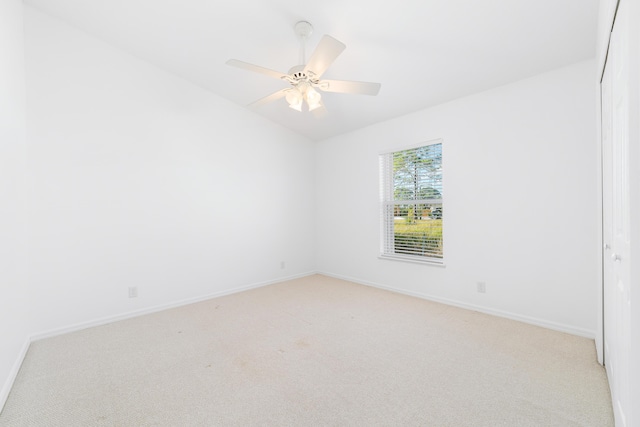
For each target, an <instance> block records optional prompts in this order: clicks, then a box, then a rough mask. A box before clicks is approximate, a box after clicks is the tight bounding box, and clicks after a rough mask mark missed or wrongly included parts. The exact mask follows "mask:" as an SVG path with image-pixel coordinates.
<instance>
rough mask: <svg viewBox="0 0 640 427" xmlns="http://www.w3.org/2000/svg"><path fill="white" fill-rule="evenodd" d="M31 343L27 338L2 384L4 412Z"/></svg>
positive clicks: (1, 405)
mask: <svg viewBox="0 0 640 427" xmlns="http://www.w3.org/2000/svg"><path fill="white" fill-rule="evenodd" d="M30 345H31V339H29V338H27V339H25V341H24V344H23V345H22V348H21V349H20V353H18V357H16V361H15V362H14V363H13V367H12V368H11V371H10V372H9V376H8V377H7V379H6V380H5V382H4V384H3V385H2V390H0V412H2V408H4V404H5V403H7V398H8V397H9V392H10V391H11V388H12V387H13V383H14V381H15V380H16V377H17V376H18V372H19V371H20V367H21V366H22V362H23V361H24V358H25V356H26V355H27V351H28V350H29V346H30Z"/></svg>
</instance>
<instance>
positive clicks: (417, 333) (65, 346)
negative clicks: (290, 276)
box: [0, 276, 613, 427]
mask: <svg viewBox="0 0 640 427" xmlns="http://www.w3.org/2000/svg"><path fill="white" fill-rule="evenodd" d="M0 425H1V426H64V427H69V426H456V427H460V426H492V427H493V426H510V427H515V426H517V427H525V426H547V427H548V426H562V427H568V426H597V427H604V426H612V425H613V419H612V411H611V404H610V396H609V391H608V385H607V379H606V375H605V372H604V370H603V368H602V367H601V366H599V365H598V364H597V363H596V355H595V348H594V343H593V341H592V340H588V339H585V338H580V337H575V336H572V335H567V334H563V333H559V332H554V331H550V330H546V329H543V328H539V327H535V326H530V325H526V324H522V323H519V322H514V321H511V320H506V319H502V318H497V317H492V316H488V315H485V314H480V313H477V312H473V311H467V310H462V309H458V308H454V307H449V306H446V305H442V304H437V303H432V302H429V301H424V300H421V299H417V298H412V297H409V296H404V295H398V294H394V293H390V292H386V291H383V290H378V289H374V288H368V287H365V286H361V285H357V284H353V283H349V282H344V281H341V280H337V279H333V278H328V277H324V276H310V277H306V278H303V279H298V280H293V281H289V282H283V283H280V284H276V285H271V286H267V287H263V288H260V289H255V290H252V291H247V292H243V293H240V294H235V295H230V296H226V297H221V298H217V299H212V300H209V301H206V302H202V303H198V304H193V305H189V306H185V307H181V308H177V309H172V310H167V311H164V312H161V313H156V314H152V315H147V316H143V317H138V318H135V319H130V320H125V321H121V322H117V323H112V324H109V325H105V326H100V327H96V328H91V329H86V330H83V331H80V332H76V333H71V334H67V335H63V336H59V337H55V338H51V339H46V340H41V341H37V342H34V343H33V344H32V346H31V348H30V349H29V352H28V354H27V357H26V359H25V361H24V364H23V366H22V369H21V371H20V373H19V375H18V378H17V380H16V383H15V386H14V388H13V390H12V392H11V394H10V396H9V399H8V401H7V404H6V406H5V409H4V411H3V412H2V413H1V414H0Z"/></svg>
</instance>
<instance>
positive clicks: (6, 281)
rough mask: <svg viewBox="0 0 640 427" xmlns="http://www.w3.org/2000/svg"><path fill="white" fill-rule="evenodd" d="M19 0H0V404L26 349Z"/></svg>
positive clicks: (22, 123) (27, 332)
mask: <svg viewBox="0 0 640 427" xmlns="http://www.w3.org/2000/svg"><path fill="white" fill-rule="evenodd" d="M22 18H23V17H22V2H21V1H20V0H3V1H1V2H0V410H1V409H2V406H3V405H4V402H5V399H6V397H7V395H8V393H9V389H10V387H11V384H12V383H13V379H14V377H15V375H16V373H17V369H18V368H19V364H20V362H21V361H22V357H23V355H24V352H25V350H26V343H27V342H28V341H27V340H28V335H29V318H28V316H29V311H28V309H27V308H28V289H27V274H26V267H27V246H26V234H27V233H26V227H27V221H26V219H27V205H26V203H27V201H26V190H27V186H26V153H27V146H26V116H25V79H24V48H23V19H22Z"/></svg>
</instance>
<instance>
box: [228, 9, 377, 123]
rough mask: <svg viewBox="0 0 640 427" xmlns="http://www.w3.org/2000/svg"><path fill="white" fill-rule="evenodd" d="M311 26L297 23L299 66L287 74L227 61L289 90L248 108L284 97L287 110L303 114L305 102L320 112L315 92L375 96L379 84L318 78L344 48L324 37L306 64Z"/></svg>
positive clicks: (310, 107) (319, 96)
mask: <svg viewBox="0 0 640 427" xmlns="http://www.w3.org/2000/svg"><path fill="white" fill-rule="evenodd" d="M312 32H313V26H312V25H311V24H310V23H308V22H307V21H300V22H298V23H297V24H296V25H295V33H296V35H297V36H298V38H299V39H300V64H302V65H296V66H294V67H292V68H291V69H290V70H289V72H288V73H287V74H285V73H281V72H278V71H274V70H271V69H269V68H264V67H260V66H258V65H253V64H249V63H248V62H243V61H238V60H237V59H230V60H228V61H227V65H231V66H233V67H238V68H243V69H245V70H249V71H254V72H256V73H260V74H264V75H267V76H270V77H274V78H276V79H280V80H284V81H286V82H288V83H289V84H290V87H288V88H285V89H282V90H279V91H277V92H274V93H272V94H271V95H268V96H266V97H264V98H262V99H259V100H257V101H255V102H253V103H251V104H249V107H252V108H255V107H259V106H262V105H264V104H267V103H269V102H273V101H276V100H278V99H281V98H285V99H286V101H287V103H288V104H289V107H291V108H293V109H294V110H297V111H302V105H303V104H304V103H305V102H306V104H307V106H308V108H309V111H316V112H318V111H322V110H324V105H323V103H322V96H321V95H320V93H319V92H318V91H317V90H316V89H319V90H320V91H323V92H334V93H349V94H360V95H373V96H375V95H377V94H378V92H379V91H380V83H368V82H354V81H347V80H321V79H320V78H321V77H322V75H323V74H324V72H325V71H327V69H328V68H329V66H330V65H331V64H332V63H333V61H335V59H336V58H337V57H338V55H340V54H341V53H342V51H343V50H344V49H345V48H346V46H345V45H344V43H342V42H340V41H338V40H336V39H334V38H333V37H331V36H328V35H324V36H322V39H321V40H320V43H318V46H317V47H316V50H315V51H314V52H313V54H311V57H310V58H309V61H308V62H306V63H305V44H306V41H307V39H308V38H309V36H310V35H311V33H312Z"/></svg>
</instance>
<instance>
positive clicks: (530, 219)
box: [316, 61, 599, 337]
mask: <svg viewBox="0 0 640 427" xmlns="http://www.w3.org/2000/svg"><path fill="white" fill-rule="evenodd" d="M594 74H595V62H594V61H587V62H582V63H578V64H575V65H572V66H569V67H566V68H562V69H559V70H556V71H553V72H550V73H546V74H543V75H539V76H537V77H534V78H530V79H527V80H523V81H520V82H517V83H514V84H510V85H507V86H503V87H499V88H496V89H493V90H490V91H487V92H484V93H480V94H477V95H473V96H470V97H467V98H463V99H459V100H456V101H454V102H450V103H447V104H444V105H440V106H438V107H435V108H431V109H428V110H424V111H420V112H417V113H414V114H411V115H407V116H403V117H400V118H397V119H394V120H390V121H387V122H384V123H379V124H377V125H374V126H371V127H368V128H365V129H362V130H359V131H356V132H353V133H350V134H347V135H343V136H339V137H335V138H332V139H329V140H325V141H322V142H321V143H319V144H318V146H317V151H316V153H317V159H316V162H317V164H316V168H317V178H316V188H317V205H318V209H317V215H318V223H317V224H318V225H317V236H318V237H317V240H318V247H317V264H318V270H319V271H322V272H325V273H328V274H332V275H336V276H340V277H345V278H350V279H352V280H356V281H360V282H362V283H369V284H373V285H377V286H382V287H388V288H392V289H395V290H398V291H401V292H406V293H410V294H414V295H420V296H425V297H428V298H432V299H436V300H441V301H446V302H451V303H454V304H458V305H462V306H466V307H472V308H477V309H480V310H482V311H486V312H491V313H496V314H500V315H506V316H509V317H512V318H516V319H521V320H525V321H528V322H532V323H537V324H540V325H544V326H547V327H551V328H555V329H559V330H564V331H568V332H571V333H575V334H580V335H585V336H590V337H593V336H594V334H595V329H596V319H595V314H594V313H595V311H596V306H595V304H596V303H595V301H596V295H595V289H596V287H597V284H596V261H597V244H598V243H597V236H596V233H595V232H594V230H595V227H596V225H597V224H596V222H597V211H598V209H599V207H598V205H597V202H596V199H597V197H596V193H595V191H594V188H595V187H596V184H597V182H596V170H597V164H596V151H595V150H594V149H593V147H594V145H595V110H596V106H595V100H594V93H593V76H594ZM426 84H429V83H428V82H427V83H426ZM434 84H437V83H434ZM436 138H443V140H444V146H443V147H444V148H443V150H444V153H443V156H444V160H443V161H444V197H445V202H444V203H445V205H444V211H445V223H444V227H445V229H444V248H445V249H444V250H445V263H446V267H444V268H443V267H434V266H428V265H419V264H411V263H404V262H398V261H389V260H381V259H379V258H378V254H379V247H380V243H379V229H380V228H379V227H380V225H379V205H378V201H379V187H378V179H379V178H378V154H379V153H380V152H382V151H385V150H392V149H400V148H403V147H406V146H409V145H413V144H417V143H420V142H422V141H428V140H431V139H436ZM478 281H483V282H486V288H487V292H486V294H479V293H477V292H476V282H478Z"/></svg>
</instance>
